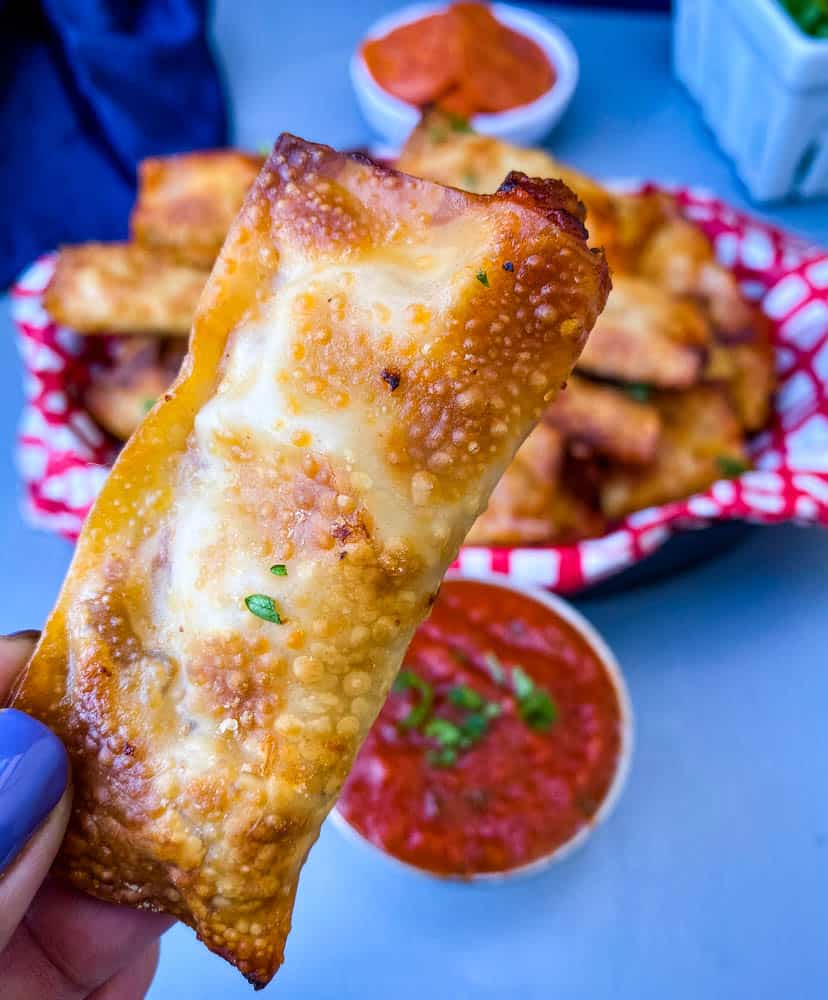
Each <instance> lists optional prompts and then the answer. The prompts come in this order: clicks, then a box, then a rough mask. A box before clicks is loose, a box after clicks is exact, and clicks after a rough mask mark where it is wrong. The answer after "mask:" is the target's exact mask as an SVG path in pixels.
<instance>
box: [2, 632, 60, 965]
mask: <svg viewBox="0 0 828 1000" xmlns="http://www.w3.org/2000/svg"><path fill="white" fill-rule="evenodd" d="M32 645H33V642H32V639H31V638H30V637H22V636H16V637H11V638H7V639H0V695H3V694H5V690H4V689H5V688H7V687H9V686H11V683H12V681H13V680H14V676H15V674H16V673H17V672H18V671H19V670H20V668H22V666H23V664H25V662H26V659H27V657H28V655H29V654H30V653H31V650H32ZM68 781H69V760H68V758H67V756H66V751H65V749H64V748H63V744H62V743H61V742H60V740H59V739H58V738H57V737H56V736H55V735H54V733H52V731H51V730H50V729H48V728H47V727H46V726H44V725H43V724H42V723H41V722H38V721H37V720H36V719H33V718H31V717H30V716H28V715H26V714H25V713H24V712H19V711H18V710H17V709H14V708H7V709H3V710H0V952H2V951H3V949H4V948H5V946H6V944H7V943H8V940H9V938H10V937H11V935H12V934H13V933H14V930H15V928H16V927H17V925H18V924H19V923H20V920H21V919H22V917H23V914H24V913H25V912H26V910H27V908H28V906H29V903H30V902H31V900H32V897H33V896H34V894H35V893H36V892H37V890H38V889H39V888H40V884H41V883H42V882H43V879H44V878H45V877H46V874H47V872H48V871H49V868H50V866H51V864H52V861H53V859H54V856H55V854H56V853H57V851H58V848H59V847H60V844H61V841H62V840H63V834H64V831H65V829H66V823H67V822H68V819H69V811H70V806H71V793H70V792H69V791H68V789H67V785H68Z"/></svg>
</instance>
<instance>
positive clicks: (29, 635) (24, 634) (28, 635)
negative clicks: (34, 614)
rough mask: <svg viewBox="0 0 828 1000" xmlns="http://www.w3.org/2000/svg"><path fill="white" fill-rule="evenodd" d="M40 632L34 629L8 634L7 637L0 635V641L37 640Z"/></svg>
mask: <svg viewBox="0 0 828 1000" xmlns="http://www.w3.org/2000/svg"><path fill="white" fill-rule="evenodd" d="M39 638H40V632H39V630H38V629H36V628H24V629H21V630H20V631H19V632H9V634H8V635H0V639H39Z"/></svg>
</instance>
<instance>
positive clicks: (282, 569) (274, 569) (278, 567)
mask: <svg viewBox="0 0 828 1000" xmlns="http://www.w3.org/2000/svg"><path fill="white" fill-rule="evenodd" d="M270 572H271V573H272V574H273V575H274V576H287V566H285V564H284V563H276V564H275V565H274V566H271V567H270Z"/></svg>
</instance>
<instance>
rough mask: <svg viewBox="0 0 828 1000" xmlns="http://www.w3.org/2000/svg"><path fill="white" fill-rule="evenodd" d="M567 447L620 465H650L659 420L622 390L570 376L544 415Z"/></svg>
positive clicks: (653, 453)
mask: <svg viewBox="0 0 828 1000" xmlns="http://www.w3.org/2000/svg"><path fill="white" fill-rule="evenodd" d="M544 421H545V422H546V423H548V424H550V425H551V426H552V427H555V428H557V429H558V430H559V431H560V432H561V434H563V436H564V437H565V438H566V440H567V443H568V444H570V446H572V445H575V446H577V447H578V449H579V450H581V451H583V452H588V453H592V452H595V453H597V454H600V455H606V456H608V457H609V458H614V459H616V460H617V461H619V462H630V463H633V464H636V463H638V464H640V463H646V462H649V461H650V460H651V459H652V458H653V457H654V456H655V453H656V448H657V447H658V434H659V429H660V427H661V420H660V419H659V416H658V410H656V408H655V407H654V406H651V405H649V404H648V403H644V402H637V401H636V400H634V399H631V398H630V396H628V395H627V393H625V392H624V390H623V389H618V388H616V387H615V386H611V385H599V384H597V383H595V382H590V381H589V379H585V378H579V377H578V376H577V375H573V376H572V378H571V379H570V380H569V382H567V384H566V388H565V389H564V391H563V392H560V393H558V396H557V398H556V399H555V401H554V402H553V403H552V404H551V405H550V407H549V409H548V410H547V411H546V413H545V414H544Z"/></svg>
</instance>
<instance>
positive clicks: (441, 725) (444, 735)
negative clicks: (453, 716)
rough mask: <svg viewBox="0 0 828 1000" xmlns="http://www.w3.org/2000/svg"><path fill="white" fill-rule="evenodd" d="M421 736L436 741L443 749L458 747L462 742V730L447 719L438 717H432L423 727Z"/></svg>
mask: <svg viewBox="0 0 828 1000" xmlns="http://www.w3.org/2000/svg"><path fill="white" fill-rule="evenodd" d="M423 735H424V736H428V737H429V739H432V740H437V742H438V743H439V744H440V746H444V747H459V746H460V745H461V743H462V741H463V730H462V729H461V728H460V727H459V726H456V725H455V724H454V723H453V722H449V720H448V719H441V718H440V716H439V715H435V716H433V717H432V718H431V719H429V720H428V722H427V723H426V724H425V726H423Z"/></svg>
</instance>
